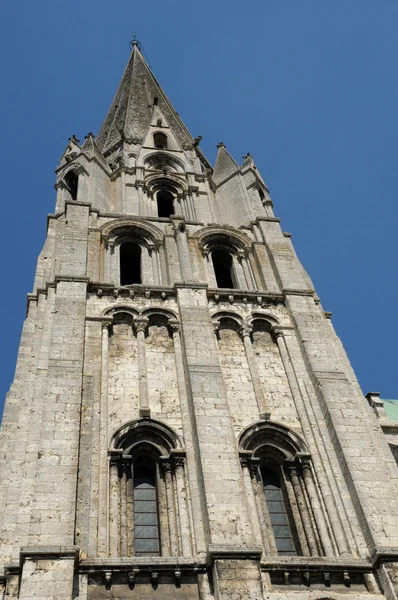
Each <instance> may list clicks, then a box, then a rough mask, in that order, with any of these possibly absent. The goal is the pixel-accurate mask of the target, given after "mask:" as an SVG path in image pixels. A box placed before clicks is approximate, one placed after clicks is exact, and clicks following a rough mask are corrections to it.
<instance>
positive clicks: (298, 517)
mask: <svg viewBox="0 0 398 600" xmlns="http://www.w3.org/2000/svg"><path fill="white" fill-rule="evenodd" d="M239 447H240V449H241V451H242V453H241V464H242V469H243V476H244V483H245V488H246V492H247V496H248V498H252V503H254V504H255V509H256V510H255V511H252V512H251V518H252V525H253V529H254V530H255V531H256V532H258V536H259V538H261V541H262V543H263V547H264V550H265V552H267V553H269V554H271V555H282V556H295V555H299V556H335V555H336V554H335V549H334V548H333V543H332V539H333V538H332V536H333V533H332V532H331V531H330V530H329V529H328V526H327V523H326V518H325V513H324V511H323V509H322V508H321V496H320V494H321V490H320V489H319V488H318V487H317V485H316V475H315V472H314V467H313V465H312V461H311V457H310V455H309V454H308V449H307V447H306V444H305V442H304V440H303V439H302V438H301V437H300V436H299V435H298V434H297V433H296V432H294V431H293V430H292V429H290V428H288V427H286V426H285V425H282V424H281V423H275V422H272V421H260V422H258V423H255V424H254V425H251V426H250V427H247V428H246V429H245V430H244V431H243V432H242V434H241V436H240V441H239ZM318 494H319V496H318ZM334 518H337V515H334Z"/></svg>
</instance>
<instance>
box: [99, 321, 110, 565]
mask: <svg viewBox="0 0 398 600" xmlns="http://www.w3.org/2000/svg"><path fill="white" fill-rule="evenodd" d="M109 327H110V324H109V322H107V323H102V341H101V395H100V432H99V449H100V450H99V452H100V454H99V461H98V462H99V468H98V553H99V555H100V556H102V557H104V556H107V537H108V444H109V439H108V346H109Z"/></svg>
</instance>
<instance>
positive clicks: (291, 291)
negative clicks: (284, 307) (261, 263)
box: [282, 288, 315, 298]
mask: <svg viewBox="0 0 398 600" xmlns="http://www.w3.org/2000/svg"><path fill="white" fill-rule="evenodd" d="M282 294H283V295H284V296H285V297H286V296H310V297H311V298H312V297H314V295H315V292H314V290H300V289H295V288H283V289H282Z"/></svg>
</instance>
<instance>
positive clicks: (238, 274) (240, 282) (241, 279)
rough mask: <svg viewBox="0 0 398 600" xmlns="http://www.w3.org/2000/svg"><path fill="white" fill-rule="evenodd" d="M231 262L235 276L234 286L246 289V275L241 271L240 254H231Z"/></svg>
mask: <svg viewBox="0 0 398 600" xmlns="http://www.w3.org/2000/svg"><path fill="white" fill-rule="evenodd" d="M232 264H233V269H234V272H235V278H236V287H237V288H238V289H240V290H247V289H248V288H247V282H246V277H245V274H244V271H243V267H242V263H241V261H240V256H239V257H238V256H237V255H236V254H233V255H232Z"/></svg>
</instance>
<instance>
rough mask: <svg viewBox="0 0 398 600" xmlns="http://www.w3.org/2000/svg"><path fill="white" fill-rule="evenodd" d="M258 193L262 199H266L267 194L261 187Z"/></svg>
mask: <svg viewBox="0 0 398 600" xmlns="http://www.w3.org/2000/svg"><path fill="white" fill-rule="evenodd" d="M258 193H259V195H260V198H261V200H264V199H265V194H264V192H263V190H262V189H261V188H259V190H258Z"/></svg>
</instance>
